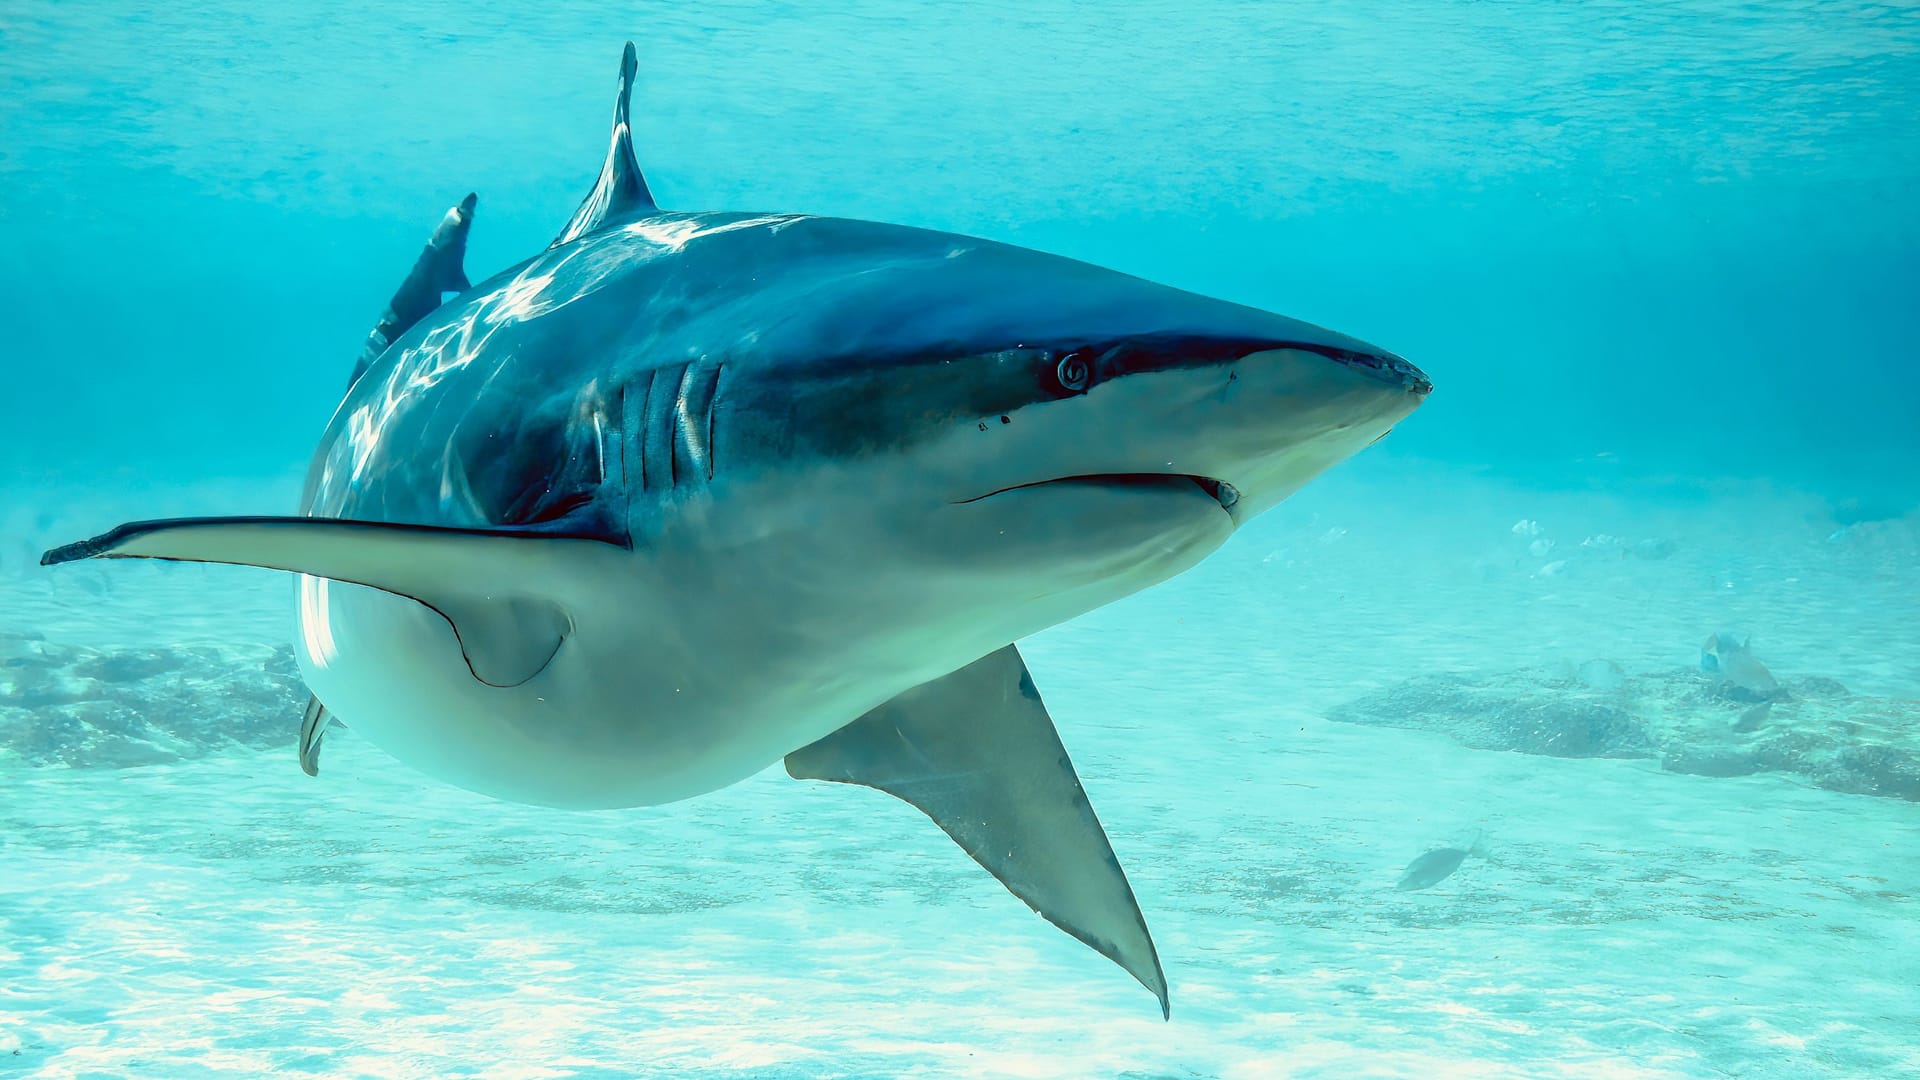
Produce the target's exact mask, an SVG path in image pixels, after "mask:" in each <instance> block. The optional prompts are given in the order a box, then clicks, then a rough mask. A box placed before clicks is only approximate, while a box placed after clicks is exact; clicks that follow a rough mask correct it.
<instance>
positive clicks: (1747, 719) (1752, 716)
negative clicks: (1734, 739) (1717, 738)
mask: <svg viewBox="0 0 1920 1080" xmlns="http://www.w3.org/2000/svg"><path fill="white" fill-rule="evenodd" d="M1772 711H1773V702H1771V701H1763V702H1761V703H1760V704H1758V705H1755V706H1754V707H1753V708H1751V709H1748V710H1747V711H1746V712H1743V713H1741V714H1740V719H1738V720H1735V721H1734V722H1733V730H1735V731H1739V732H1748V731H1759V730H1760V727H1761V725H1763V724H1765V723H1766V722H1767V714H1768V713H1770V712H1772Z"/></svg>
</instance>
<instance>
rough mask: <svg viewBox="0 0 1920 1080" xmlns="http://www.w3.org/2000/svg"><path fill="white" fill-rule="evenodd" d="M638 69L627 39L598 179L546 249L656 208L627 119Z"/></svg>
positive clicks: (621, 59) (638, 64)
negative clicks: (609, 138)
mask: <svg viewBox="0 0 1920 1080" xmlns="http://www.w3.org/2000/svg"><path fill="white" fill-rule="evenodd" d="M639 70H640V61H639V60H638V59H637V58H636V57H635V56H634V51H633V42H631V41H629V42H627V48H626V51H625V52H623V53H622V54H621V55H620V91H619V93H618V95H616V96H615V97H614V99H613V143H612V145H610V146H608V147H607V161H606V164H604V165H602V166H600V179H599V180H598V181H596V182H595V183H594V185H593V190H592V191H590V192H588V193H587V197H586V199H585V200H583V201H582V202H581V203H580V208H579V209H578V210H575V211H574V212H573V217H572V218H571V219H569V220H568V221H567V227H566V228H564V229H561V230H560V235H559V236H557V237H555V238H554V240H553V243H551V244H548V245H547V247H548V249H549V250H551V249H553V248H557V247H559V246H560V245H561V244H566V243H571V242H572V241H574V240H578V239H579V238H581V237H582V236H585V235H587V234H588V233H590V232H592V231H594V230H595V229H598V228H599V227H600V226H602V225H605V224H606V223H607V222H609V221H614V220H617V219H619V218H625V217H633V216H636V215H645V214H651V213H654V212H655V211H657V210H659V209H660V208H659V207H658V206H656V205H654V202H653V193H652V192H650V191H648V190H647V181H646V178H645V177H643V176H641V175H640V164H639V162H638V161H636V160H635V159H634V156H633V131H632V129H631V127H630V126H629V125H628V123H627V108H628V104H629V102H630V100H631V99H632V97H633V76H634V74H635V73H636V72H638V71H639Z"/></svg>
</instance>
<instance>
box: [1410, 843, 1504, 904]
mask: <svg viewBox="0 0 1920 1080" xmlns="http://www.w3.org/2000/svg"><path fill="white" fill-rule="evenodd" d="M1469 855H1477V856H1479V857H1480V858H1482V859H1484V858H1486V857H1487V849H1486V848H1484V847H1482V846H1481V845H1480V839H1479V837H1477V836H1476V837H1475V838H1474V841H1473V843H1472V844H1471V845H1469V846H1467V847H1463V848H1457V847H1443V848H1435V849H1433V850H1432V851H1429V852H1427V853H1426V854H1425V855H1422V856H1420V857H1419V858H1417V859H1415V860H1413V861H1412V862H1410V863H1408V864H1407V869H1406V872H1405V873H1403V874H1401V875H1400V883H1399V884H1397V885H1395V886H1394V888H1396V889H1399V890H1401V891H1402V892H1413V891H1415V890H1417V889H1425V888H1430V887H1432V886H1434V885H1438V884H1440V883H1441V882H1443V881H1445V880H1447V879H1448V878H1450V877H1452V876H1453V872H1454V871H1455V870H1458V869H1460V864H1461V863H1462V862H1465V861H1466V858H1467V856H1469Z"/></svg>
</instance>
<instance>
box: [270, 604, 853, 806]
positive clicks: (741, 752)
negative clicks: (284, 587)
mask: <svg viewBox="0 0 1920 1080" xmlns="http://www.w3.org/2000/svg"><path fill="white" fill-rule="evenodd" d="M299 590H300V595H299V628H300V642H299V647H298V648H297V649H296V650H295V652H296V655H297V657H298V659H299V662H300V667H301V670H302V672H303V673H304V675H305V676H306V680H307V684H308V686H309V688H311V689H312V691H313V692H314V693H315V694H316V695H317V696H318V697H319V698H320V700H321V702H322V703H323V704H325V705H326V707H327V708H328V709H329V710H330V711H331V712H333V713H334V715H336V716H337V717H339V719H340V720H341V722H342V723H344V724H345V725H346V726H347V727H348V728H349V729H350V730H351V731H353V732H354V734H355V735H356V736H358V737H362V738H365V739H366V740H367V741H368V742H370V743H373V744H374V745H375V746H378V747H379V748H380V749H382V750H384V751H386V752H387V753H388V754H390V755H392V756H393V757H394V758H396V759H398V760H399V761H401V762H403V763H405V764H407V765H409V766H412V767H413V768H415V769H418V770H419V771H421V772H423V773H425V774H427V775H429V776H432V777H434V778H435V779H438V780H441V781H443V782H445V783H449V784H453V785H455V786H457V787H462V788H466V789H468V790H470V791H476V792H479V793H481V794H485V795H490V796H493V797H495V798H500V799H507V800H510V801H514V802H524V803H531V804H535V805H541V806H557V807H566V808H574V809H596V808H612V807H621V806H645V805H653V804H658V803H665V802H673V801H676V800H679V799H685V798H690V797H692V796H694V795H699V794H703V793H705V792H708V791H713V790H716V789H718V788H721V787H725V786H727V785H728V784H732V783H735V782H737V781H739V780H741V779H744V778H745V777H747V776H751V775H752V774H753V773H755V772H758V771H759V770H761V769H763V768H765V767H766V766H768V765H770V764H772V763H773V762H775V761H777V760H779V757H780V755H781V754H783V753H785V752H786V749H793V748H796V747H797V746H798V745H804V743H805V741H810V740H807V739H802V741H801V742H799V743H796V744H795V747H787V748H786V749H776V750H771V751H770V750H769V749H768V748H769V747H771V746H777V745H778V744H779V743H780V742H782V740H781V738H780V735H779V733H778V732H761V733H759V734H760V735H761V737H759V738H750V739H742V738H739V737H738V736H739V734H740V733H739V732H738V731H736V730H730V729H734V728H736V727H737V726H738V725H739V720H740V718H738V717H730V718H728V719H729V720H730V721H731V722H729V723H722V722H715V721H712V720H709V719H703V717H702V716H701V715H700V713H701V709H702V705H701V703H700V702H698V701H691V700H690V701H681V702H673V701H672V698H673V697H674V696H676V695H672V693H671V689H670V688H669V689H668V691H667V701H666V702H663V701H662V700H661V693H660V688H658V687H651V686H647V685H645V683H646V681H647V673H646V672H645V671H643V670H640V668H641V667H642V666H641V665H639V664H636V663H631V662H630V663H628V664H626V665H620V664H618V663H617V659H618V658H617V657H613V658H609V657H605V656H601V657H596V656H595V655H594V654H593V653H592V652H590V651H589V650H588V649H586V648H583V647H581V646H580V645H579V644H577V643H575V642H571V641H570V642H568V643H567V644H565V645H563V646H562V647H561V648H560V650H559V652H558V653H556V654H555V655H554V657H553V661H552V662H551V663H550V664H549V665H548V666H547V667H546V668H545V669H544V670H543V671H541V672H540V673H539V674H538V675H536V676H534V677H533V678H532V679H530V680H528V681H527V682H525V683H523V684H521V685H519V686H512V687H495V686H489V685H487V684H485V683H483V682H481V681H479V680H478V679H476V678H474V677H473V674H472V672H471V670H470V669H469V668H468V667H467V664H466V661H465V659H464V657H463V656H462V654H461V651H460V643H459V639H458V638H457V637H456V636H455V635H454V633H453V629H452V627H451V626H450V625H449V624H448V622H447V621H446V620H445V619H444V618H442V617H441V616H440V615H439V614H438V613H436V612H434V611H433V610H432V609H430V608H428V607H426V606H425V605H423V604H420V603H417V602H415V601H413V600H410V599H407V598H405V597H400V596H395V595H393V594H391V593H386V592H381V591H379V590H375V589H369V588H366V587H364V586H359V585H351V584H345V583H342V582H337V581H327V580H325V579H320V578H312V577H302V578H301V579H300V586H299ZM609 661H612V662H611V663H610V662H609ZM663 704H666V705H669V706H671V705H677V706H678V707H677V708H671V707H670V708H669V710H668V711H669V712H670V713H671V715H663V714H662V705H663ZM770 714H772V715H778V712H777V710H770ZM788 718H789V721H790V722H791V721H793V720H798V721H800V723H799V724H798V725H797V726H798V727H801V728H805V727H807V726H808V725H807V724H806V723H805V718H803V717H792V716H791V714H788ZM817 723H827V724H831V723H832V722H831V721H819V722H817ZM816 726H817V724H816ZM794 737H795V738H800V736H798V735H796V736H794Z"/></svg>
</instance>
